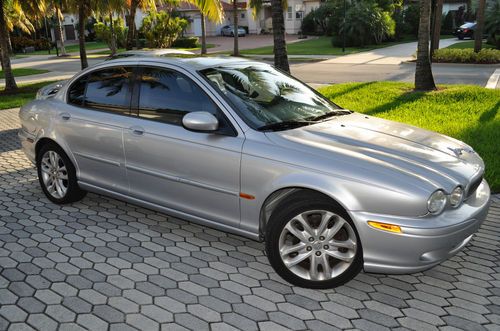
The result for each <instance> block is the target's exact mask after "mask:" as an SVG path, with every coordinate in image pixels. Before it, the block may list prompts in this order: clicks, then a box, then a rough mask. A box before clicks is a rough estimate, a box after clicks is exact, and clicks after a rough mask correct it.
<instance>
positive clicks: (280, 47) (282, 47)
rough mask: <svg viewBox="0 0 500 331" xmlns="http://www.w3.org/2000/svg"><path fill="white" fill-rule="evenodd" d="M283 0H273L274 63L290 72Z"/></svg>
mask: <svg viewBox="0 0 500 331" xmlns="http://www.w3.org/2000/svg"><path fill="white" fill-rule="evenodd" d="M282 1H283V0H271V10H272V20H273V38H274V65H275V66H276V68H278V69H281V70H283V71H285V72H288V73H289V72H290V65H289V64H288V54H287V50H286V40H285V19H284V17H283V2H282Z"/></svg>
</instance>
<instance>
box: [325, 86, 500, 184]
mask: <svg viewBox="0 0 500 331" xmlns="http://www.w3.org/2000/svg"><path fill="white" fill-rule="evenodd" d="M412 88H413V85H412V84H407V83H395V82H374V83H347V84H338V85H332V86H328V87H324V88H320V89H319V91H320V92H321V93H323V94H324V95H325V96H326V97H328V98H330V99H332V100H333V101H335V102H336V103H338V104H339V105H341V106H342V107H345V108H348V109H351V110H354V111H357V112H361V113H366V114H370V115H374V116H379V117H383V118H386V119H389V120H394V121H398V122H403V123H408V124H411V125H415V126H418V127H421V128H425V129H429V130H432V131H437V132H440V133H443V134H445V135H448V136H451V137H454V138H456V139H459V140H462V141H464V142H465V143H467V144H469V145H470V146H472V147H473V148H474V149H475V150H476V151H477V152H478V153H479V155H481V157H482V158H483V160H484V161H485V163H486V178H487V180H488V182H489V184H490V186H491V188H492V190H493V191H495V192H500V158H499V157H498V156H499V155H500V90H489V89H485V88H482V87H479V86H465V85H447V86H440V87H439V90H438V91H434V92H427V93H424V92H413V91H412Z"/></svg>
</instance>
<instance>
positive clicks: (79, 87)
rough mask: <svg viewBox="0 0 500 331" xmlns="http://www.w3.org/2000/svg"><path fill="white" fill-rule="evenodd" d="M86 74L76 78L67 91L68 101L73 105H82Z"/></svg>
mask: <svg viewBox="0 0 500 331" xmlns="http://www.w3.org/2000/svg"><path fill="white" fill-rule="evenodd" d="M87 79H88V76H84V77H82V78H80V79H79V80H77V81H76V82H75V83H74V84H73V85H71V88H70V90H69V93H68V102H69V103H71V104H74V105H79V106H81V105H83V100H84V96H85V86H86V85H87Z"/></svg>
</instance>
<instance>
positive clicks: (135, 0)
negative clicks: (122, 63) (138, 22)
mask: <svg viewBox="0 0 500 331" xmlns="http://www.w3.org/2000/svg"><path fill="white" fill-rule="evenodd" d="M157 2H160V1H155V0H127V8H128V18H127V25H128V33H127V47H126V48H127V49H128V50H130V49H132V47H134V39H135V38H134V37H135V36H136V33H137V29H136V28H135V13H136V12H137V8H140V9H141V10H146V9H149V10H153V11H155V10H156V3H157ZM161 2H163V1H161Z"/></svg>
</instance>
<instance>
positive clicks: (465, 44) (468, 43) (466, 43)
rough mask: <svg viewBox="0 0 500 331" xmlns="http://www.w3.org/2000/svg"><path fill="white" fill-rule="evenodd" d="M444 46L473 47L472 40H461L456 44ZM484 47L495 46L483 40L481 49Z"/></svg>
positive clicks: (455, 47) (454, 47)
mask: <svg viewBox="0 0 500 331" xmlns="http://www.w3.org/2000/svg"><path fill="white" fill-rule="evenodd" d="M446 48H453V49H465V48H474V40H468V41H461V42H458V43H456V44H452V45H450V46H448V47H446ZM485 48H495V46H493V45H491V44H487V43H485V42H483V49H485Z"/></svg>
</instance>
